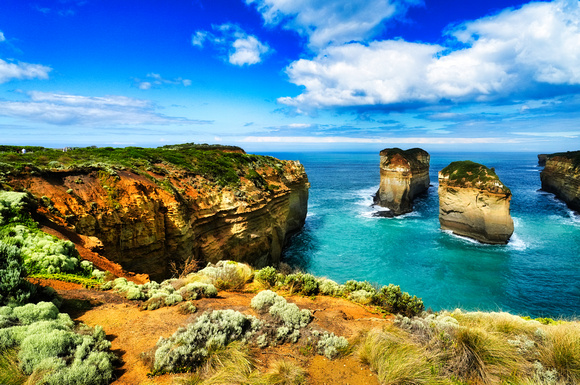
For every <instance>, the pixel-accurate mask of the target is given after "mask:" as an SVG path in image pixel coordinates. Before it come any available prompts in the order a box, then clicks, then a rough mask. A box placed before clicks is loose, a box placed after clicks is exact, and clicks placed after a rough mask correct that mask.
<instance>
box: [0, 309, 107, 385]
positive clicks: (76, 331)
mask: <svg viewBox="0 0 580 385" xmlns="http://www.w3.org/2000/svg"><path fill="white" fill-rule="evenodd" d="M110 346H111V343H110V342H109V341H107V340H106V339H105V333H104V332H103V330H102V328H100V327H98V326H97V327H95V328H90V327H88V326H86V325H84V324H79V325H75V324H74V322H73V321H72V320H71V319H70V317H69V316H68V315H67V314H64V313H59V311H58V308H57V307H56V306H55V305H54V304H53V303H51V302H39V303H38V304H27V305H24V306H20V307H7V306H5V307H0V357H1V358H0V367H2V368H6V369H5V370H6V371H9V372H10V373H13V375H12V376H13V379H18V378H29V380H31V381H32V383H42V384H49V385H51V384H55V385H68V384H71V385H72V384H77V385H80V384H86V385H93V384H94V385H100V384H108V383H109V382H110V381H111V379H112V377H113V364H112V361H113V359H114V356H113V354H112V353H110V351H109V348H110ZM16 352H17V353H16ZM5 370H3V372H4V373H6V371H5ZM0 378H1V377H0ZM16 383H18V382H16Z"/></svg>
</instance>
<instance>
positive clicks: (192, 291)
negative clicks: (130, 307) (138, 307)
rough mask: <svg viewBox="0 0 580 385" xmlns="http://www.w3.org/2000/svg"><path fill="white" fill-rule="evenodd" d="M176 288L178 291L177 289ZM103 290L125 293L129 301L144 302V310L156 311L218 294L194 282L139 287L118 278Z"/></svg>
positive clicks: (152, 282) (215, 290) (206, 286)
mask: <svg viewBox="0 0 580 385" xmlns="http://www.w3.org/2000/svg"><path fill="white" fill-rule="evenodd" d="M176 287H177V288H178V289H176ZM101 288H103V289H115V290H117V291H118V292H121V293H123V294H124V295H125V296H126V297H127V299H131V300H143V301H146V302H145V303H144V304H143V309H146V310H155V309H158V308H160V307H163V306H172V305H175V304H177V303H180V302H182V301H183V300H189V299H197V298H200V297H206V298H213V297H216V296H217V294H218V291H217V289H216V288H215V286H213V285H212V284H208V283H202V282H193V283H189V284H186V285H184V283H182V282H181V281H180V280H177V279H168V280H165V281H163V282H161V283H157V282H155V281H151V282H147V283H145V284H143V285H138V284H136V283H134V282H131V281H128V280H127V279H126V278H117V279H115V280H114V281H110V282H107V283H106V284H104V285H102V286H101Z"/></svg>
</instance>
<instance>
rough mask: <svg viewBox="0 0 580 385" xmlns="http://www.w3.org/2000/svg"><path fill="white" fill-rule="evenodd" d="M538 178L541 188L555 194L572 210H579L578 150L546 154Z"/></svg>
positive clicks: (579, 170)
mask: <svg viewBox="0 0 580 385" xmlns="http://www.w3.org/2000/svg"><path fill="white" fill-rule="evenodd" d="M540 179H541V180H542V190H544V191H548V192H551V193H553V194H555V195H556V196H557V197H558V198H560V199H561V200H563V201H564V202H566V204H567V205H568V207H570V208H571V209H572V210H575V211H580V151H573V152H559V153H555V154H549V155H547V157H546V166H545V167H544V170H543V171H542V172H541V173H540Z"/></svg>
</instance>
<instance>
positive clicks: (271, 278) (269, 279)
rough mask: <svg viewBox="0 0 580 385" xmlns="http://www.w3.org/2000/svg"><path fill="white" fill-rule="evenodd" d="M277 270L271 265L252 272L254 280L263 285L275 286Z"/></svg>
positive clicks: (267, 286)
mask: <svg viewBox="0 0 580 385" xmlns="http://www.w3.org/2000/svg"><path fill="white" fill-rule="evenodd" d="M277 275H278V272H277V271H276V269H275V268H273V267H272V266H267V267H264V268H263V269H260V270H258V271H256V272H255V273H254V278H255V279H256V281H258V282H260V283H261V284H262V285H264V287H266V288H268V289H269V288H271V287H274V286H276V278H277Z"/></svg>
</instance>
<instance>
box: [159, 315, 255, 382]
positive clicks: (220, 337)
mask: <svg viewBox="0 0 580 385" xmlns="http://www.w3.org/2000/svg"><path fill="white" fill-rule="evenodd" d="M261 326H262V322H261V321H260V320H258V319H257V318H255V317H252V316H246V315H244V314H242V313H240V312H237V311H234V310H215V311H213V312H211V313H204V314H202V315H201V316H199V317H198V318H197V320H196V321H195V322H194V323H192V324H189V325H188V326H187V328H180V329H179V330H177V332H175V334H173V335H172V336H171V337H169V338H160V340H159V342H158V343H157V350H156V352H155V362H154V368H155V371H156V372H183V371H188V370H191V369H192V368H196V367H198V366H199V365H201V364H202V363H203V362H204V361H205V360H206V359H207V358H208V356H209V355H210V352H211V351H212V350H215V349H219V348H225V347H226V346H227V345H228V344H229V343H230V342H233V341H238V340H248V339H250V338H251V337H252V335H253V334H254V333H256V332H257V331H258V330H259V329H260V328H261Z"/></svg>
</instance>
